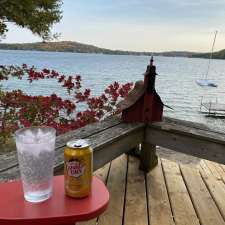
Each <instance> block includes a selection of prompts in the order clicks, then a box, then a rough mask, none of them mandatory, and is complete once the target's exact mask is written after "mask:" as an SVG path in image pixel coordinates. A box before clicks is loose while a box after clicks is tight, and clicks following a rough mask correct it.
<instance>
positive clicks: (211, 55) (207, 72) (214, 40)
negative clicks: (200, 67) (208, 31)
mask: <svg viewBox="0 0 225 225" xmlns="http://www.w3.org/2000/svg"><path fill="white" fill-rule="evenodd" d="M217 33H218V31H217V30H216V31H215V36H214V39H213V44H212V49H211V54H210V57H209V63H208V67H207V71H206V74H205V79H207V76H208V74H209V69H210V64H211V60H212V57H213V51H214V46H215V42H216V36H217Z"/></svg>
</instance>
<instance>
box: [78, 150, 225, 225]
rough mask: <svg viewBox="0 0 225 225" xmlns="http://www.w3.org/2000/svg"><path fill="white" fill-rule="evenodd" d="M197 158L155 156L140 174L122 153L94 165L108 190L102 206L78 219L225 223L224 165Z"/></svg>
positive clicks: (123, 223)
mask: <svg viewBox="0 0 225 225" xmlns="http://www.w3.org/2000/svg"><path fill="white" fill-rule="evenodd" d="M198 160H199V161H198V162H199V163H196V164H193V165H191V164H189V165H191V167H190V166H189V167H188V166H187V165H184V164H181V163H178V162H173V161H171V160H168V159H163V158H160V160H159V164H158V166H157V167H156V168H155V169H154V170H152V171H151V172H149V173H148V174H145V173H144V172H142V171H140V170H139V169H138V167H139V159H138V158H135V157H133V156H127V155H125V154H123V155H122V156H120V157H118V158H117V159H114V160H113V161H112V162H111V163H108V164H107V165H106V166H104V167H103V168H101V169H99V170H97V171H96V175H97V176H99V177H100V178H101V179H102V180H103V181H104V182H106V184H107V186H108V188H109V191H110V194H111V199H110V204H109V207H108V209H107V211H106V212H105V213H104V214H103V215H102V216H100V217H99V218H98V219H96V220H92V221H88V222H82V223H79V225H96V224H98V225H111V224H113V225H225V166H224V165H221V164H217V163H214V162H210V161H207V160H201V159H198Z"/></svg>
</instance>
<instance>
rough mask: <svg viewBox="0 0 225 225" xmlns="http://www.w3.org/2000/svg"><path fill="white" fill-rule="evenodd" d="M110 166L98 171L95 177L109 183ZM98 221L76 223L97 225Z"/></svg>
mask: <svg viewBox="0 0 225 225" xmlns="http://www.w3.org/2000/svg"><path fill="white" fill-rule="evenodd" d="M110 164H111V163H107V164H106V165H105V166H103V167H102V168H100V169H98V170H97V171H95V173H94V175H95V176H97V177H99V178H100V179H101V180H102V181H103V182H104V183H106V182H107V176H108V173H109V169H110ZM97 220H98V218H96V219H92V220H89V221H85V222H79V223H76V225H96V224H97Z"/></svg>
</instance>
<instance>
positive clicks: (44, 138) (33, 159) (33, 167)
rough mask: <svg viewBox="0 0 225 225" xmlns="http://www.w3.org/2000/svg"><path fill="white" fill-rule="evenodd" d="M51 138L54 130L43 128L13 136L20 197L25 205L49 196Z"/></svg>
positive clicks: (32, 128) (50, 183) (51, 178)
mask: <svg viewBox="0 0 225 225" xmlns="http://www.w3.org/2000/svg"><path fill="white" fill-rule="evenodd" d="M55 136H56V131H55V129H54V128H51V127H45V126H40V127H30V128H22V129H20V130H17V131H16V133H15V137H16V148H17V153H18V160H19V168H20V174H21V179H22V183H23V191H24V198H25V199H26V200H27V201H29V202H42V201H45V200H47V199H48V198H50V197H51V195H52V180H53V167H54V156H55Z"/></svg>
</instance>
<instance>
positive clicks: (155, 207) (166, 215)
mask: <svg viewBox="0 0 225 225" xmlns="http://www.w3.org/2000/svg"><path fill="white" fill-rule="evenodd" d="M146 179H147V193H148V205H149V221H150V224H151V225H161V224H163V225H174V224H175V223H174V221H173V215H172V211H171V207H170V202H169V198H168V194H167V189H166V184H165V179H164V176H163V171H162V165H161V160H160V159H159V160H158V166H156V167H155V168H154V169H153V170H152V171H151V172H149V173H148V174H147V175H146Z"/></svg>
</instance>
